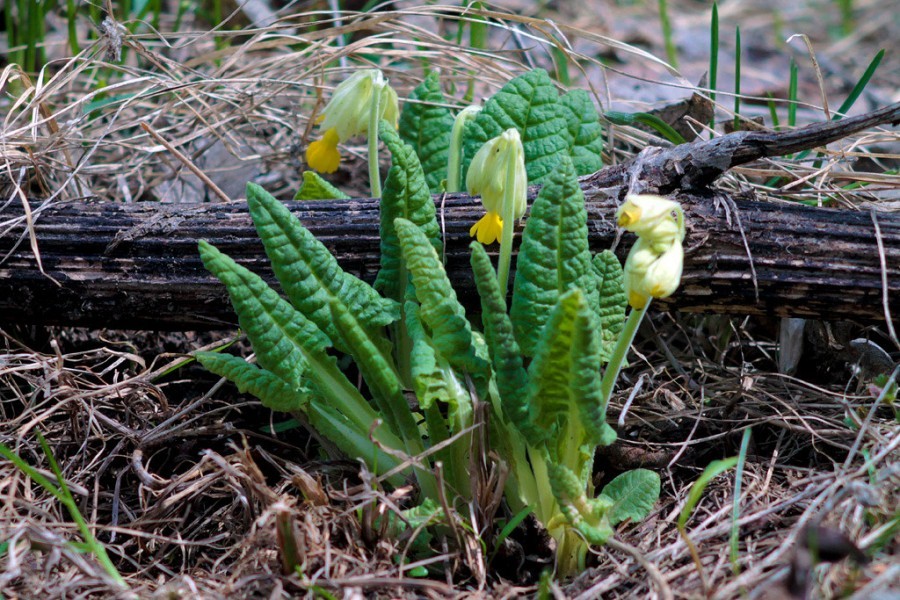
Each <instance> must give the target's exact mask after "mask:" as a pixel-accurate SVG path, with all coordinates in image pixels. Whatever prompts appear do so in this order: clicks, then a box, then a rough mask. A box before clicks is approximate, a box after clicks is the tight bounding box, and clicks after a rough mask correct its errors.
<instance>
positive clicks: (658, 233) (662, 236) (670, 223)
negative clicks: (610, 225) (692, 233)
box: [616, 194, 684, 252]
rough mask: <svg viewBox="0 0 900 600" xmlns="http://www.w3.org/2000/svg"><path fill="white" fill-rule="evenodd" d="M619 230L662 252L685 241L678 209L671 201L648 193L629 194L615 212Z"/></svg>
mask: <svg viewBox="0 0 900 600" xmlns="http://www.w3.org/2000/svg"><path fill="white" fill-rule="evenodd" d="M616 222H617V223H618V224H619V227H622V228H623V229H625V230H627V231H631V232H634V233H636V234H637V235H639V236H641V237H643V238H647V239H649V240H652V241H653V242H654V243H655V244H656V243H658V244H659V246H658V247H659V248H660V250H659V252H665V249H666V248H668V247H669V245H670V243H671V242H672V241H673V240H674V239H675V238H676V237H678V241H681V240H683V239H684V215H683V213H682V210H681V206H680V205H679V204H678V203H677V202H675V201H673V200H667V199H666V198H661V197H660V196H652V195H649V194H643V195H631V196H628V197H627V198H625V202H624V203H623V204H622V206H620V207H619V209H618V210H617V211H616Z"/></svg>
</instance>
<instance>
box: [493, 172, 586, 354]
mask: <svg viewBox="0 0 900 600" xmlns="http://www.w3.org/2000/svg"><path fill="white" fill-rule="evenodd" d="M572 287H578V288H581V289H582V290H583V291H584V293H585V297H586V299H587V302H588V304H589V305H590V306H591V307H592V308H594V309H595V310H596V308H597V306H598V299H599V296H598V291H597V280H596V276H595V274H594V270H593V268H592V267H591V253H590V249H589V247H588V231H587V212H586V211H585V208H584V194H583V193H582V191H581V187H580V186H579V185H578V178H577V176H576V175H575V170H574V167H573V166H572V161H571V160H570V159H569V157H567V156H565V155H563V156H562V157H561V159H560V162H559V164H558V166H557V168H556V169H555V170H554V171H553V173H552V174H551V175H550V177H549V178H548V180H547V182H546V184H545V185H544V187H543V188H542V189H541V192H540V194H538V197H537V198H536V199H535V201H534V205H533V206H532V207H531V214H530V216H529V218H528V221H527V223H526V225H525V232H524V233H523V234H522V246H521V248H520V249H519V257H518V259H517V261H516V279H515V284H514V287H513V301H512V307H511V309H510V317H511V318H512V322H513V327H514V331H515V334H516V340H517V341H518V342H519V345H520V346H521V348H522V353H523V354H524V355H525V356H534V354H535V352H536V345H537V343H538V340H539V339H540V337H541V335H542V331H543V329H544V323H546V322H547V319H548V318H549V314H550V311H552V310H553V307H554V306H556V303H557V301H558V300H559V298H560V296H562V295H563V294H564V293H566V291H567V290H569V289H570V288H572Z"/></svg>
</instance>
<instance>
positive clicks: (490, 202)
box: [466, 128, 528, 244]
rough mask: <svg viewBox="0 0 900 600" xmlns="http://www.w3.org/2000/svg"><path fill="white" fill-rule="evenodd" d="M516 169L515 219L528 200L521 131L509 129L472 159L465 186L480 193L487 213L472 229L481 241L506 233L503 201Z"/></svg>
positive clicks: (490, 141)
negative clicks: (508, 176)
mask: <svg viewBox="0 0 900 600" xmlns="http://www.w3.org/2000/svg"><path fill="white" fill-rule="evenodd" d="M511 165H512V168H513V169H514V173H513V189H512V190H511V194H510V195H509V197H510V198H511V199H512V202H513V218H514V219H520V218H522V216H523V215H524V214H525V209H526V208H527V203H528V176H527V174H526V172H525V150H524V149H523V147H522V140H521V138H520V137H519V132H518V131H517V130H516V129H514V128H512V129H507V130H506V131H504V132H503V133H502V134H500V135H499V136H497V137H495V138H493V139H491V140H488V141H487V142H486V143H485V144H484V145H483V146H482V147H481V148H480V149H479V150H478V152H476V153H475V156H474V157H473V158H472V163H471V164H470V165H469V172H468V173H467V175H466V189H467V190H468V191H469V194H471V195H473V196H478V195H480V196H481V203H482V204H483V205H484V208H485V210H486V211H487V214H485V215H484V217H482V218H481V220H479V221H478V222H477V223H475V224H474V225H473V226H472V228H471V229H470V230H469V235H471V236H472V237H477V239H478V241H479V242H481V243H482V244H492V243H494V242H495V241H496V240H498V239H500V237H501V235H502V233H503V219H502V215H503V209H504V206H503V202H504V198H506V197H507V193H506V192H507V189H506V187H507V174H508V170H509V168H510V166H511Z"/></svg>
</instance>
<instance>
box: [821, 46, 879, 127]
mask: <svg viewBox="0 0 900 600" xmlns="http://www.w3.org/2000/svg"><path fill="white" fill-rule="evenodd" d="M883 58H884V48H882V49H881V50H879V51H878V53H877V54H876V55H875V58H873V59H872V61H871V62H870V63H869V66H868V67H866V70H865V72H864V73H863V74H862V77H860V78H859V81H857V82H856V85H854V86H853V89H852V90H850V94H849V95H848V96H847V99H846V100H844V103H843V104H841V106H840V108H838V109H837V113H835V114H834V115H833V116H832V117H831V120H832V121H838V120H840V119H841V118H843V116H844V115H845V114H846V113H847V111H848V110H850V108H851V107H852V106H853V105H854V104H855V103H856V100H857V99H858V98H859V96H860V95H861V94H862V93H863V90H864V89H866V86H867V85H869V81H870V80H871V79H872V76H873V75H874V74H875V70H876V69H878V65H880V64H881V60H882V59H883Z"/></svg>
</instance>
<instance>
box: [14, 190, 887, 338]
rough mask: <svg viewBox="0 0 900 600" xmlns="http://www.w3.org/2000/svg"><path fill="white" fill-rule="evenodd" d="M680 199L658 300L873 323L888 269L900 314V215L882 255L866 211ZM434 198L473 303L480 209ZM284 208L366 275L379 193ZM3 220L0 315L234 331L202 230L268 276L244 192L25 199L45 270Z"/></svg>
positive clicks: (697, 308) (19, 229) (603, 221)
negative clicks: (474, 231) (227, 200)
mask: <svg viewBox="0 0 900 600" xmlns="http://www.w3.org/2000/svg"><path fill="white" fill-rule="evenodd" d="M592 177H593V176H592ZM595 180H596V178H593V179H592V178H591V177H589V178H586V179H585V181H584V182H583V185H584V188H585V192H586V201H587V207H588V213H589V234H590V241H591V247H592V248H593V249H595V250H602V249H604V248H609V247H610V246H611V245H612V244H613V243H614V241H615V239H616V228H615V223H614V218H613V213H614V210H615V207H616V206H617V204H618V203H619V201H620V200H619V197H620V195H621V193H622V192H623V190H622V188H621V187H619V186H613V187H609V188H597V187H596V186H595V185H593V184H592V181H595ZM534 191H535V190H532V192H534ZM677 198H678V199H679V200H680V201H681V202H682V203H683V205H684V207H685V212H686V215H687V223H688V237H687V239H686V241H685V247H686V255H685V269H684V279H683V283H682V286H681V288H680V289H679V290H678V291H677V292H676V294H675V296H674V297H672V298H670V299H668V300H666V301H662V302H661V304H664V305H665V306H668V307H671V308H678V309H681V310H686V311H694V312H714V313H733V314H765V315H773V316H804V317H814V318H821V319H834V318H848V317H854V318H858V319H864V320H871V321H881V322H884V318H885V310H884V303H883V296H884V289H885V288H884V287H883V280H884V278H885V277H886V280H887V285H888V287H887V296H889V298H890V309H891V311H892V314H894V315H897V314H900V216H898V215H893V214H885V213H879V214H878V215H877V222H878V225H879V228H880V238H881V241H882V246H883V249H884V251H883V254H880V251H879V246H878V243H877V242H876V234H875V225H874V222H873V218H874V217H875V215H873V214H871V213H868V212H851V211H840V210H829V209H814V208H807V207H803V206H795V205H785V204H772V203H764V202H755V201H743V200H735V201H732V200H731V199H728V198H724V197H720V198H718V199H717V198H715V197H714V196H713V195H712V194H710V193H707V194H698V193H691V194H681V195H678V196H677ZM436 201H437V202H438V210H439V215H438V218H439V221H440V222H442V223H443V224H444V233H445V240H446V248H447V250H446V255H447V256H446V257H447V270H448V273H449V275H450V278H451V280H452V281H453V282H454V284H455V286H456V289H457V290H458V293H459V295H460V298H461V300H462V301H463V302H464V303H465V304H466V305H467V306H469V307H472V308H475V307H477V298H476V297H475V296H474V294H473V285H472V284H471V274H470V271H469V263H468V257H469V250H468V245H469V242H470V238H469V235H468V229H469V227H470V225H471V224H472V223H473V222H474V221H475V220H476V219H477V218H479V217H480V215H481V210H482V209H481V208H480V204H479V203H478V201H477V200H474V199H472V198H469V197H466V196H461V195H458V196H448V197H447V198H446V199H444V201H443V202H442V200H441V198H440V197H437V198H436ZM289 206H290V207H291V209H292V210H293V212H294V214H296V215H297V216H298V217H299V218H300V220H301V221H302V222H303V223H304V224H305V225H306V227H308V228H309V229H310V230H311V231H312V232H313V233H314V234H315V235H316V236H317V237H318V238H319V239H320V240H322V241H323V242H324V243H325V245H326V246H328V247H329V249H331V251H332V252H333V253H334V254H335V256H336V257H337V258H338V260H339V261H340V263H341V265H342V266H343V267H344V268H345V269H346V270H348V271H350V272H352V273H354V274H356V275H358V276H360V277H362V278H363V279H366V280H367V281H370V282H371V281H372V280H373V279H374V277H375V274H376V273H377V271H378V256H379V237H378V202H377V200H369V199H363V200H349V201H342V202H338V201H321V202H296V203H289ZM13 219H18V225H17V226H16V227H15V228H13V230H7V231H6V233H5V234H4V235H3V236H2V237H0V257H5V260H3V262H2V264H0V323H32V324H59V325H74V326H90V327H109V328H123V329H176V330H184V329H213V328H222V327H232V326H233V325H234V323H235V322H236V319H235V316H234V313H233V311H232V309H231V307H230V304H229V302H228V300H227V295H226V293H225V289H224V287H223V286H222V285H221V284H220V283H219V282H218V281H217V280H215V279H214V278H213V277H212V276H211V275H209V274H208V273H207V272H206V271H205V270H204V269H203V266H202V264H201V262H200V259H199V257H198V254H197V240H198V239H201V238H202V239H207V240H209V241H210V242H211V243H213V244H214V245H216V246H217V247H219V248H220V249H221V250H223V251H224V252H226V253H228V254H229V255H231V256H232V257H233V258H235V259H236V260H238V261H239V262H240V263H242V264H244V265H246V266H248V267H249V268H251V269H253V270H255V271H256V272H258V273H260V274H262V275H263V276H264V277H267V278H269V279H272V276H271V271H270V269H269V266H268V264H267V260H266V258H265V254H264V252H263V249H262V245H261V243H260V242H259V240H258V239H257V237H256V233H255V230H254V229H253V226H252V223H251V221H250V217H249V215H248V212H247V206H246V204H245V203H244V202H235V203H231V204H204V205H191V206H185V205H179V206H172V205H169V206H160V205H149V204H132V205H124V204H112V203H99V204H90V203H77V204H76V203H72V204H66V205H52V206H49V207H45V208H44V209H43V210H39V209H37V207H35V213H34V214H33V220H34V233H35V237H36V239H37V245H38V250H39V254H40V258H41V264H42V265H43V269H44V272H45V274H44V273H41V271H40V269H39V266H38V263H37V261H36V259H35V254H34V252H33V250H32V247H31V245H30V241H29V237H28V234H27V232H26V228H25V219H24V216H23V209H22V206H21V205H15V204H9V205H7V206H6V207H5V208H3V209H2V210H0V222H2V223H10V222H11V220H13ZM738 221H740V224H741V225H742V228H743V233H744V236H745V237H746V243H747V247H746V248H745V245H744V236H742V233H741V229H742V228H741V226H739V225H738ZM632 239H633V236H631V235H630V234H627V235H626V236H625V237H623V240H622V244H620V245H619V247H618V249H617V253H618V254H619V256H620V258H622V259H624V256H625V254H626V252H627V249H628V248H627V246H630V244H631V243H632ZM748 249H749V253H748ZM751 257H752V261H751ZM882 258H883V261H882ZM751 264H752V265H753V269H751ZM883 267H884V268H883ZM754 271H755V279H754Z"/></svg>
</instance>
